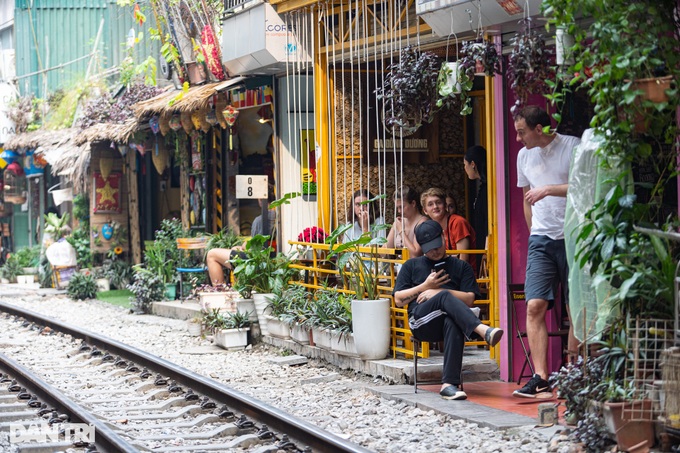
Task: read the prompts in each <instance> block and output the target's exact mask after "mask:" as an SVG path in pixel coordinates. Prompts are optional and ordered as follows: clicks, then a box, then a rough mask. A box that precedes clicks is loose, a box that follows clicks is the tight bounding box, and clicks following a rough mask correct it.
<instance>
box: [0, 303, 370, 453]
mask: <svg viewBox="0 0 680 453" xmlns="http://www.w3.org/2000/svg"><path fill="white" fill-rule="evenodd" d="M0 311H3V312H6V313H10V314H12V315H15V316H19V317H21V318H24V319H26V320H28V321H31V322H34V323H36V324H39V325H42V326H47V327H50V328H51V329H54V330H56V331H58V332H63V333H65V334H68V335H71V336H72V337H74V338H80V339H83V340H84V341H85V342H87V343H88V344H91V345H94V346H97V348H99V349H103V350H106V351H108V352H110V353H112V354H117V355H119V356H120V357H122V358H123V359H125V360H128V361H131V362H134V363H136V364H137V365H141V366H144V367H146V368H148V369H149V370H150V371H154V372H156V373H160V374H161V375H164V376H167V377H169V378H171V379H174V380H175V381H177V382H178V383H179V384H182V385H184V386H186V387H188V388H191V389H193V390H194V391H195V392H198V393H201V394H203V395H206V396H208V397H210V398H212V399H214V400H216V401H219V402H220V403H223V404H227V405H228V406H230V407H231V408H232V409H235V410H237V411H238V412H240V413H243V414H244V415H246V416H248V417H251V418H254V419H256V420H257V421H258V422H260V423H263V424H265V425H267V426H268V427H270V428H273V429H275V430H278V431H281V432H282V433H285V434H287V435H288V437H289V438H291V439H292V440H293V439H294V440H295V441H297V442H301V443H304V444H305V445H308V446H310V447H311V448H312V449H313V450H315V451H323V452H326V451H336V452H357V453H369V452H371V450H369V449H366V448H364V447H362V446H361V445H358V444H355V443H352V442H349V441H347V440H345V439H343V438H341V437H339V436H336V435H335V434H333V433H330V432H328V431H326V430H324V429H321V428H319V427H318V426H315V425H313V424H311V423H309V422H306V421H304V420H301V419H299V418H297V417H294V416H292V415H290V414H288V413H286V412H284V411H281V410H279V409H277V408H275V407H273V406H270V405H268V404H266V403H263V402H261V401H259V400H257V399H255V398H252V397H250V396H248V395H246V394H245V393H241V392H239V391H238V390H235V389H233V388H230V387H227V386H226V385H223V384H220V383H219V382H216V381H214V380H212V379H210V378H207V377H205V376H202V375H200V374H197V373H194V372H193V371H191V370H188V369H186V368H184V367H182V366H179V365H177V364H175V363H172V362H170V361H168V360H165V359H163V358H160V357H158V356H155V355H153V354H149V353H148V352H145V351H142V350H140V349H137V348H135V347H133V346H130V345H127V344H125V343H121V342H119V341H117V340H114V339H111V338H108V337H105V336H103V335H99V334H97V333H94V332H90V331H88V330H85V329H82V328H80V327H77V326H73V325H70V324H67V323H64V322H61V321H57V320H55V319H52V318H48V317H45V316H43V315H41V314H40V313H36V312H34V311H32V310H28V309H24V308H21V307H17V306H15V305H11V304H8V303H6V302H2V301H0Z"/></svg>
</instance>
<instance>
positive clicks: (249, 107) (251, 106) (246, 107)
mask: <svg viewBox="0 0 680 453" xmlns="http://www.w3.org/2000/svg"><path fill="white" fill-rule="evenodd" d="M266 105H272V103H271V102H265V103H264V104H255V105H244V106H243V107H236V106H233V107H234V108H235V109H236V110H247V109H255V108H262V107H264V106H266Z"/></svg>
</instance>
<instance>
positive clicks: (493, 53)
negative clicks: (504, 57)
mask: <svg viewBox="0 0 680 453" xmlns="http://www.w3.org/2000/svg"><path fill="white" fill-rule="evenodd" d="M461 53H462V58H461V59H462V60H465V64H464V65H463V66H465V67H470V66H472V64H473V63H474V74H475V75H484V76H487V77H493V76H494V75H496V74H501V58H500V55H499V53H498V49H497V48H496V44H494V43H493V42H491V41H487V40H485V39H482V38H480V39H477V40H475V41H465V42H463V46H462V49H461Z"/></svg>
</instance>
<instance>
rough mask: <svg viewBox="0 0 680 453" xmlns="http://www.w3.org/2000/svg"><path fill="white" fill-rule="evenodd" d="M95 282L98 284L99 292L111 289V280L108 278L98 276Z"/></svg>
mask: <svg viewBox="0 0 680 453" xmlns="http://www.w3.org/2000/svg"><path fill="white" fill-rule="evenodd" d="M95 283H96V284H97V291H98V292H104V291H109V290H110V289H111V282H110V281H109V279H108V278H98V279H97V280H95Z"/></svg>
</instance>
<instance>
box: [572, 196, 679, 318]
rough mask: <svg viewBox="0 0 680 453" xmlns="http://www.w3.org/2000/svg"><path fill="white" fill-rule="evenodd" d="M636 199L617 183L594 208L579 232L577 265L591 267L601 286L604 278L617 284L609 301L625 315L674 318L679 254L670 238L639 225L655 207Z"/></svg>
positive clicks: (595, 278)
mask: <svg viewBox="0 0 680 453" xmlns="http://www.w3.org/2000/svg"><path fill="white" fill-rule="evenodd" d="M636 198H637V197H636V195H635V194H631V193H627V192H626V190H625V189H624V185H623V184H615V185H614V186H613V187H612V188H611V189H610V190H609V192H608V193H607V195H606V196H605V197H604V198H603V199H602V200H601V201H599V202H598V203H596V204H595V205H594V206H593V208H592V209H591V210H590V211H588V213H587V214H586V219H585V221H584V222H583V224H582V227H581V229H580V231H579V234H578V236H577V252H576V259H577V263H578V265H579V266H581V267H585V266H586V264H588V265H589V271H590V273H591V275H593V284H594V285H595V286H598V285H599V282H601V281H607V282H608V283H609V284H610V285H611V286H612V288H613V289H612V291H611V294H610V296H609V299H610V301H612V302H613V303H614V304H615V306H617V307H619V309H620V310H619V311H620V312H621V313H622V314H623V315H624V316H625V315H630V316H637V315H642V316H647V317H657V318H669V317H670V316H671V308H672V307H673V285H674V276H675V263H676V262H677V259H678V256H679V252H678V250H677V247H676V246H674V245H673V244H672V243H671V242H669V241H668V240H667V239H665V238H663V237H659V236H657V235H655V234H649V233H650V231H649V230H641V229H640V228H639V227H637V226H636V223H638V222H642V221H643V219H645V218H648V217H647V216H648V215H649V208H650V206H649V204H642V203H637V202H636ZM646 224H649V223H646ZM665 228H668V229H671V228H672V226H671V225H668V226H667V227H665ZM672 245H673V246H672Z"/></svg>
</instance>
